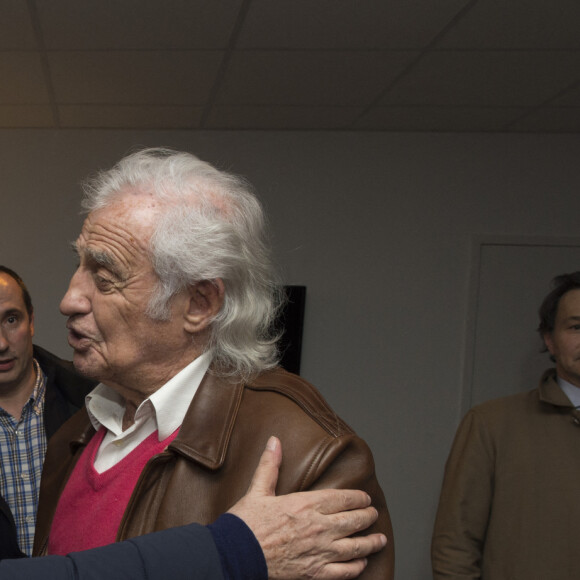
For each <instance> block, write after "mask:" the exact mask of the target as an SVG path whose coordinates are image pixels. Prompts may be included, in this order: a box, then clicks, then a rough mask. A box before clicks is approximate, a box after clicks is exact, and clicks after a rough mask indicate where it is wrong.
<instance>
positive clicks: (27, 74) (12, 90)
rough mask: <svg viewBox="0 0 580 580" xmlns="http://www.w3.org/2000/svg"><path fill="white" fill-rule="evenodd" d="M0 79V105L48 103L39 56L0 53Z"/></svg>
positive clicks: (29, 53) (26, 53)
mask: <svg viewBox="0 0 580 580" xmlns="http://www.w3.org/2000/svg"><path fill="white" fill-rule="evenodd" d="M0 79H2V82H1V83H0V104H2V105H22V104H45V103H48V91H47V90H46V86H45V83H44V76H43V73H42V66H41V61H40V56H39V55H38V54H37V53H35V52H0ZM8 79H9V82H7V80H8Z"/></svg>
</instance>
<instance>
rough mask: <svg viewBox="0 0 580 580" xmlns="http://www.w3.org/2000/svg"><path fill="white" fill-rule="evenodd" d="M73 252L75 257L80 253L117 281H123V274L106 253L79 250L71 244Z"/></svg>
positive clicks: (89, 249)
mask: <svg viewBox="0 0 580 580" xmlns="http://www.w3.org/2000/svg"><path fill="white" fill-rule="evenodd" d="M71 245H72V248H73V251H74V252H75V253H76V255H77V256H79V257H80V255H81V253H82V254H84V255H85V256H86V257H87V258H89V259H90V260H91V261H92V262H94V263H95V264H97V265H99V266H104V267H105V268H107V269H108V270H110V271H111V273H112V274H114V275H115V276H116V277H117V278H118V279H119V280H125V279H126V275H125V273H124V272H123V271H122V270H121V269H120V268H119V266H118V264H117V262H116V261H115V259H114V258H113V256H111V254H109V253H108V252H103V251H100V250H95V249H93V248H82V249H80V248H79V246H78V244H77V243H76V242H73V243H72V244H71Z"/></svg>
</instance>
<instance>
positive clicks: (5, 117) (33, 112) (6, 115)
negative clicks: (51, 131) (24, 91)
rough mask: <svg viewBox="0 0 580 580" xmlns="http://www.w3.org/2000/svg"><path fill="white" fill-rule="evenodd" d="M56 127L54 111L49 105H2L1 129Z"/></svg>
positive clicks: (0, 113)
mask: <svg viewBox="0 0 580 580" xmlns="http://www.w3.org/2000/svg"><path fill="white" fill-rule="evenodd" d="M18 127H27V128H33V127H36V128H49V127H54V118H53V116H52V110H51V108H50V107H49V106H48V105H15V106H9V105H0V128H2V129H12V128H18Z"/></svg>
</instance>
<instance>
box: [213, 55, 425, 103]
mask: <svg viewBox="0 0 580 580" xmlns="http://www.w3.org/2000/svg"><path fill="white" fill-rule="evenodd" d="M414 58H416V54H415V53H412V52H406V51H401V52H388V53H387V52H374V51H361V52H342V51H321V52H308V51H272V52H257V51H247V52H246V51H242V52H236V53H235V54H234V55H233V56H232V59H231V61H230V66H229V67H228V70H227V72H226V76H225V80H224V83H223V85H222V87H221V90H220V92H219V94H218V98H217V102H218V103H219V104H236V105H258V104H259V105H274V104H276V105H316V106H321V105H329V106H349V107H356V106H364V105H366V104H368V103H369V102H370V101H372V100H373V99H374V98H376V96H377V95H378V94H380V92H381V90H382V89H383V87H385V86H386V85H387V84H388V83H389V82H390V81H391V80H392V79H393V78H395V77H396V76H397V75H398V74H399V73H400V72H401V71H402V70H403V69H404V68H405V67H406V66H407V65H408V63H409V62H411V61H412V60H413V59H414Z"/></svg>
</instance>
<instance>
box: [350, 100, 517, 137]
mask: <svg viewBox="0 0 580 580" xmlns="http://www.w3.org/2000/svg"><path fill="white" fill-rule="evenodd" d="M521 115H522V109H519V108H511V107H505V108H497V107H496V108H491V107H435V106H415V107H397V106H393V107H375V108H373V109H371V110H370V111H369V112H368V113H367V114H366V115H365V116H364V117H362V118H361V119H359V120H358V121H357V122H356V123H355V124H354V125H353V128H356V129H374V130H383V131H476V132H479V131H501V130H502V129H503V128H504V127H505V126H506V125H507V123H509V122H510V121H512V120H513V119H515V118H517V117H519V116H521Z"/></svg>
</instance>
